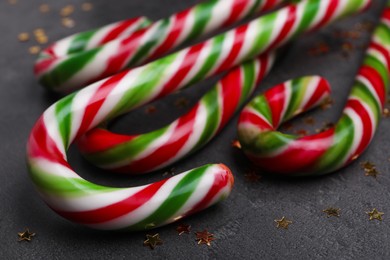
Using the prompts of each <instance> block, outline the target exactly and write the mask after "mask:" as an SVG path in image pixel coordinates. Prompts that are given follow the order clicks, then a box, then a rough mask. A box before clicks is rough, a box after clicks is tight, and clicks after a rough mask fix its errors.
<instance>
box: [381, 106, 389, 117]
mask: <svg viewBox="0 0 390 260" xmlns="http://www.w3.org/2000/svg"><path fill="white" fill-rule="evenodd" d="M383 117H384V118H389V117H390V109H388V108H385V109H383Z"/></svg>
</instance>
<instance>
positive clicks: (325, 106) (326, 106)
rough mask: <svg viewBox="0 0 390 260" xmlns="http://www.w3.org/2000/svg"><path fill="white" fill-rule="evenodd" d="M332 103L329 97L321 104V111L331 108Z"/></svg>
mask: <svg viewBox="0 0 390 260" xmlns="http://www.w3.org/2000/svg"><path fill="white" fill-rule="evenodd" d="M333 103H334V101H333V99H332V98H331V97H327V98H326V99H325V100H324V102H322V104H321V109H322V110H326V109H329V108H331V107H332V105H333Z"/></svg>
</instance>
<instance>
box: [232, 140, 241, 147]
mask: <svg viewBox="0 0 390 260" xmlns="http://www.w3.org/2000/svg"><path fill="white" fill-rule="evenodd" d="M231 145H232V147H233V148H237V149H241V144H240V141H238V140H233V141H232V143H231Z"/></svg>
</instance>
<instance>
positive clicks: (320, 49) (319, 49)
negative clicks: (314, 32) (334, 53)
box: [309, 42, 330, 56]
mask: <svg viewBox="0 0 390 260" xmlns="http://www.w3.org/2000/svg"><path fill="white" fill-rule="evenodd" d="M329 49H330V48H329V46H328V44H326V43H325V42H320V43H318V44H317V45H316V46H314V47H313V48H311V49H310V50H309V55H311V56H319V55H322V54H325V53H328V52H329Z"/></svg>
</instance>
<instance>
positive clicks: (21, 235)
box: [18, 228, 35, 242]
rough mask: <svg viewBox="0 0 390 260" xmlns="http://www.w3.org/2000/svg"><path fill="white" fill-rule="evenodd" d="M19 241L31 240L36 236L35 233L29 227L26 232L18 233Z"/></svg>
mask: <svg viewBox="0 0 390 260" xmlns="http://www.w3.org/2000/svg"><path fill="white" fill-rule="evenodd" d="M18 236H19V241H28V242H30V241H31V239H32V237H33V236H35V233H32V232H30V230H29V229H28V228H26V230H25V231H24V232H20V233H18Z"/></svg>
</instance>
